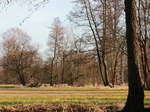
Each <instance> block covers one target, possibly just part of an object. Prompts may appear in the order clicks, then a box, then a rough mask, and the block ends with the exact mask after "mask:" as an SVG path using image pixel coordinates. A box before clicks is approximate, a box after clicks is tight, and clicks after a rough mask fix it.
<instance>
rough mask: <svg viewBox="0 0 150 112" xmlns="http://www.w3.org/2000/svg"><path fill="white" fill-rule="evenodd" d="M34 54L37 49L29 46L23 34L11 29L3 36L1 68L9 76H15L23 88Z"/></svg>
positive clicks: (26, 36) (27, 37) (28, 41)
mask: <svg viewBox="0 0 150 112" xmlns="http://www.w3.org/2000/svg"><path fill="white" fill-rule="evenodd" d="M36 54H37V49H35V48H34V47H33V46H31V44H30V37H29V36H28V35H27V34H26V33H25V32H23V31H21V30H20V29H14V28H13V29H10V30H8V31H7V32H5V33H4V34H3V58H2V66H3V68H4V69H5V70H6V71H7V72H9V73H10V74H11V73H12V74H16V75H17V78H18V80H19V81H20V83H21V84H22V85H24V86H25V85H26V83H27V75H29V74H28V73H29V71H30V70H29V69H30V68H31V66H32V64H33V62H34V58H35V56H36Z"/></svg>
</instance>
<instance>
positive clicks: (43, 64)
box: [0, 0, 150, 89]
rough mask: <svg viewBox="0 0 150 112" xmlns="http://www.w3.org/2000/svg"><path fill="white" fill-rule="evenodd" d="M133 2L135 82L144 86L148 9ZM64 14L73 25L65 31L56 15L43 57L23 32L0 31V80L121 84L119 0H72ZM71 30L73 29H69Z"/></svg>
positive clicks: (148, 83) (149, 43) (149, 44)
mask: <svg viewBox="0 0 150 112" xmlns="http://www.w3.org/2000/svg"><path fill="white" fill-rule="evenodd" d="M147 3H148V1H147V0H140V1H138V2H137V3H136V5H137V7H136V8H137V24H138V26H139V28H138V31H137V34H138V39H137V42H136V44H137V48H136V50H137V54H138V56H137V57H138V65H139V66H138V67H139V70H140V75H141V80H142V81H143V85H144V86H145V88H147V89H150V76H149V74H150V70H149V69H150V67H149V65H150V62H149V61H148V60H149V58H150V55H149V54H150V52H149V48H150V39H149V32H148V28H149V27H148V25H149V22H148V21H149V18H148V17H149V16H148V15H149V12H148V10H149V7H148V5H147ZM74 4H75V8H74V9H73V10H72V11H71V12H70V14H69V15H68V18H69V20H70V22H71V23H73V24H74V25H76V27H77V30H76V29H72V30H75V31H74V32H73V31H70V30H67V29H66V28H65V27H64V26H63V23H62V22H61V21H60V20H59V18H55V19H54V22H53V23H52V25H51V27H50V33H49V37H48V38H49V40H48V42H47V44H48V46H49V50H48V53H47V55H48V58H47V59H46V61H45V60H43V58H42V56H40V54H39V53H38V50H39V49H38V47H36V45H33V44H32V43H31V41H30V37H29V36H28V34H26V33H25V32H24V31H22V30H20V29H18V28H13V29H10V30H8V31H7V32H5V33H4V34H3V41H2V48H3V49H2V56H1V61H0V65H1V73H0V75H1V78H0V82H1V83H21V84H22V85H27V84H28V83H29V82H30V81H33V80H34V81H36V82H39V83H41V84H42V83H49V84H50V85H51V86H53V85H54V84H68V85H77V86H84V85H99V84H102V85H104V86H110V87H114V85H116V84H117V85H120V84H124V83H127V80H128V79H127V71H128V70H127V66H128V65H127V46H126V36H125V19H124V3H123V1H121V0H109V1H107V0H75V2H74ZM75 32H77V33H75Z"/></svg>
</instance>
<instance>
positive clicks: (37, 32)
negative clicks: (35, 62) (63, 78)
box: [0, 0, 73, 52]
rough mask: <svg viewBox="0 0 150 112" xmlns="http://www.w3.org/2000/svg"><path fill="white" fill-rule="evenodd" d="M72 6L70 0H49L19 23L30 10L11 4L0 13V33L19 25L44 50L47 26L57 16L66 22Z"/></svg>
mask: <svg viewBox="0 0 150 112" xmlns="http://www.w3.org/2000/svg"><path fill="white" fill-rule="evenodd" d="M72 8H73V3H72V0H50V2H49V3H48V4H47V5H46V6H45V7H44V8H40V9H39V10H38V11H36V12H34V13H33V14H32V16H31V17H30V18H29V19H27V20H26V21H25V22H24V23H23V24H22V25H20V23H21V22H22V20H23V19H24V18H26V17H27V16H28V15H29V14H30V12H28V9H27V8H26V6H19V5H17V4H13V5H11V6H10V7H9V8H8V9H7V10H6V11H5V10H4V11H2V12H1V13H0V18H1V20H0V34H2V33H3V32H5V31H7V30H8V29H10V28H14V27H19V28H20V29H22V30H24V31H25V32H27V33H28V34H29V35H30V36H31V37H32V41H33V43H35V44H39V45H40V48H41V49H40V51H42V52H44V51H45V50H46V44H47V39H48V34H49V28H48V27H49V26H50V25H51V24H52V22H53V19H54V18H55V17H59V18H60V19H61V21H62V22H65V23H67V19H66V15H67V14H68V13H69V12H70V11H71V9H72Z"/></svg>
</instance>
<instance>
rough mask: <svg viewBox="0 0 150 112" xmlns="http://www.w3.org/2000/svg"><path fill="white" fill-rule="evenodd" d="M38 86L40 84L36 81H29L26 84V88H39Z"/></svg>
mask: <svg viewBox="0 0 150 112" xmlns="http://www.w3.org/2000/svg"><path fill="white" fill-rule="evenodd" d="M40 86H41V84H40V83H39V81H38V80H36V79H31V80H29V82H28V84H27V87H40Z"/></svg>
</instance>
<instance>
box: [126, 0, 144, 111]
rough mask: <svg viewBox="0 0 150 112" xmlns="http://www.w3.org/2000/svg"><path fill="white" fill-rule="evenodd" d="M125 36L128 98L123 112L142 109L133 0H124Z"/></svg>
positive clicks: (142, 97)
mask: <svg viewBox="0 0 150 112" xmlns="http://www.w3.org/2000/svg"><path fill="white" fill-rule="evenodd" d="M125 13H126V37H127V52H128V85H129V90H128V98H127V102H126V105H125V107H124V109H123V112H143V111H144V90H143V86H142V83H141V78H140V75H139V70H138V64H137V59H136V38H137V35H136V25H137V24H136V9H135V0H125Z"/></svg>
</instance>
